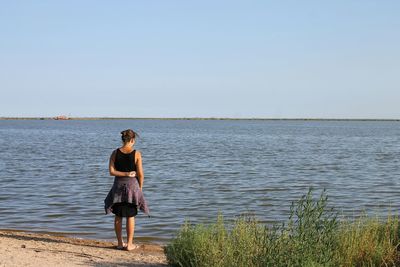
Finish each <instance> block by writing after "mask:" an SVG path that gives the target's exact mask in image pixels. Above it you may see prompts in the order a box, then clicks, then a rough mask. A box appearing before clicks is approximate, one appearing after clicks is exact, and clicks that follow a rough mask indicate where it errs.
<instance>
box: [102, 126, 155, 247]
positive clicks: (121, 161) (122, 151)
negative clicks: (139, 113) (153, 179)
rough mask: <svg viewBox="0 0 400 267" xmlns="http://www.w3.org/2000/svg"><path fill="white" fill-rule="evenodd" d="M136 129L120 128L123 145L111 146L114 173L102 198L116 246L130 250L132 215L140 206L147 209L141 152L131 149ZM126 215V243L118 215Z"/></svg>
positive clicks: (110, 168) (110, 169) (132, 244)
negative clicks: (105, 194) (112, 226)
mask: <svg viewBox="0 0 400 267" xmlns="http://www.w3.org/2000/svg"><path fill="white" fill-rule="evenodd" d="M136 136H137V133H135V132H134V131H133V130H131V129H128V130H125V131H122V132H121V138H122V143H123V145H122V146H121V147H119V148H117V149H115V150H114V151H113V152H112V153H111V156H110V161H109V172H110V175H111V176H115V178H114V184H113V186H112V188H111V189H110V191H109V193H108V195H107V197H106V198H105V200H104V204H105V206H104V208H105V212H106V214H109V213H113V214H115V219H114V229H115V234H116V236H117V240H118V245H117V248H118V249H125V250H128V251H129V250H133V249H135V248H137V247H138V246H137V245H136V244H134V243H133V234H134V230H135V216H136V215H137V210H138V209H140V210H141V211H143V212H144V213H146V214H147V215H148V214H149V209H148V207H147V204H146V200H145V198H144V195H143V192H142V190H143V182H144V173H143V167H142V155H141V153H140V152H139V151H136V150H135V149H133V146H134V144H135V142H136ZM123 217H125V218H126V233H127V244H124V242H123V239H122V218H123Z"/></svg>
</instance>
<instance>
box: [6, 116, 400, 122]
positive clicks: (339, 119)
mask: <svg viewBox="0 0 400 267" xmlns="http://www.w3.org/2000/svg"><path fill="white" fill-rule="evenodd" d="M56 117H57V116H56ZM56 117H37V116H32V117H18V116H16V117H0V120H56ZM59 120H60V119H59ZM61 120H270V121H279V120H284V121H287V120H296V121H400V119H393V118H392V119H388V118H375V119H373V118H290V117H288V118H273V117H271V118H265V117H264V118H263V117H247V118H235V117H90V116H89V117H84V116H82V117H65V118H64V119H61Z"/></svg>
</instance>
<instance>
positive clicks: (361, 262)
mask: <svg viewBox="0 0 400 267" xmlns="http://www.w3.org/2000/svg"><path fill="white" fill-rule="evenodd" d="M337 236H338V241H339V242H338V243H339V247H338V249H337V250H336V262H338V263H340V264H341V265H342V266H399V265H400V259H399V256H400V255H399V252H398V245H399V221H398V218H397V217H393V216H389V217H388V218H387V220H386V221H381V220H379V219H378V218H368V217H361V218H360V219H358V220H356V221H354V222H342V223H341V226H340V230H339V232H338V235H337Z"/></svg>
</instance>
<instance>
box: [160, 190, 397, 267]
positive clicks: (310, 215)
mask: <svg viewBox="0 0 400 267" xmlns="http://www.w3.org/2000/svg"><path fill="white" fill-rule="evenodd" d="M327 201H328V197H327V196H326V195H325V191H323V192H322V193H321V195H320V197H319V199H317V200H314V199H313V197H312V190H311V189H310V190H309V191H308V193H307V194H306V195H304V196H302V197H301V198H300V199H299V200H298V201H297V202H293V203H292V205H291V209H290V216H289V219H288V222H287V223H286V224H282V225H280V226H278V225H275V226H273V227H267V226H265V225H263V224H261V223H259V222H258V221H257V220H256V219H255V218H254V217H240V218H238V219H237V220H236V221H235V222H234V223H233V224H228V223H225V222H224V220H223V217H222V215H219V216H218V218H217V221H216V222H215V223H212V224H209V225H203V224H199V225H191V224H190V223H189V222H186V223H185V224H184V225H183V226H182V228H181V230H180V231H179V233H178V235H177V237H176V238H174V239H173V240H172V241H171V243H169V244H168V245H167V247H166V248H165V253H166V256H167V259H168V261H169V263H170V264H171V265H173V266H196V267H197V266H217V267H220V266H221V267H225V266H226V267H228V266H229V267H230V266H239V267H240V266H249V267H252V266H400V261H399V252H398V244H399V236H400V234H399V233H400V230H399V221H398V219H397V218H395V217H393V216H389V217H388V220H387V221H385V222H382V221H379V220H378V219H369V218H367V217H363V218H361V219H359V220H357V221H352V222H351V221H350V222H349V221H347V222H346V221H345V222H339V221H338V219H337V213H336V212H335V211H334V210H333V209H332V208H329V207H328V205H327V203H328V202H327Z"/></svg>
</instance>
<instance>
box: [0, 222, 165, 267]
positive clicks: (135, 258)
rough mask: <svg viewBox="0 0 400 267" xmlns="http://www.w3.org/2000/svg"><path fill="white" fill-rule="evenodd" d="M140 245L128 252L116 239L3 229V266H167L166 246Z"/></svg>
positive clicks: (0, 243) (0, 238)
mask: <svg viewBox="0 0 400 267" xmlns="http://www.w3.org/2000/svg"><path fill="white" fill-rule="evenodd" d="M138 245H140V247H139V248H138V249H135V250H132V251H124V250H118V249H116V242H107V241H98V240H90V239H78V238H71V237H65V236H58V235H55V234H51V235H50V234H42V233H29V232H23V231H16V230H0V266H1V267H3V266H99V267H100V266H141V267H147V266H167V261H166V258H165V255H164V252H163V247H161V246H159V245H154V244H144V243H138Z"/></svg>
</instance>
